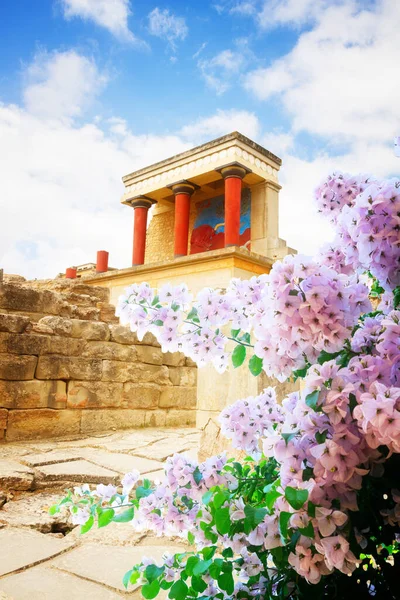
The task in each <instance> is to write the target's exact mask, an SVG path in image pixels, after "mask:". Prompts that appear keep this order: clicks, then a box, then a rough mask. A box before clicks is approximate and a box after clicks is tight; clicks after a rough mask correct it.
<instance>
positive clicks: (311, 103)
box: [0, 0, 400, 277]
mask: <svg viewBox="0 0 400 600" xmlns="http://www.w3.org/2000/svg"><path fill="white" fill-rule="evenodd" d="M399 25H400V3H397V2H394V1H393V0H371V1H370V0H362V1H361V0H211V1H209V0H204V1H202V2H200V1H197V0H192V1H191V2H183V1H182V0H171V1H169V2H160V1H157V0H155V1H154V2H153V0H40V2H35V3H32V2H29V1H28V0H14V1H13V2H12V3H11V2H2V3H0V51H1V54H0V55H1V59H2V60H1V62H0V164H2V166H3V169H2V171H3V176H2V177H1V178H0V211H1V221H2V223H3V224H4V225H5V226H4V228H2V229H3V231H4V232H5V233H4V235H3V236H2V239H1V240H0V265H1V266H3V267H4V268H5V270H6V272H18V273H21V274H23V275H24V276H27V277H52V276H54V275H55V274H56V273H57V272H59V271H63V270H64V269H65V267H67V266H70V265H71V264H80V263H84V262H87V261H89V260H93V258H94V256H95V252H96V250H98V249H101V248H102V249H103V248H104V249H107V250H109V251H110V254H111V262H112V264H113V266H118V267H124V266H128V265H129V259H130V254H131V251H130V248H131V243H132V239H131V237H132V214H131V213H130V212H129V209H128V208H127V207H124V206H121V205H120V204H119V199H120V196H121V194H122V191H123V190H122V184H121V177H122V176H123V175H124V174H125V173H127V172H130V171H133V170H135V169H136V168H139V167H140V166H144V165H146V164H149V163H151V162H154V161H155V160H158V159H161V158H166V157H167V156H169V155H171V154H174V153H176V152H178V151H181V150H184V149H186V148H190V147H191V146H192V145H195V144H198V143H201V142H204V141H207V140H209V139H212V138H214V137H218V136H219V135H223V134H224V133H228V132H229V131H232V130H235V129H238V130H239V131H241V132H242V133H244V134H246V135H248V136H249V137H251V138H253V139H255V140H256V141H258V142H259V143H261V144H262V145H264V146H266V147H267V148H268V149H269V150H271V151H272V152H274V153H275V154H278V155H279V156H281V157H282V159H283V168H282V171H281V183H282V186H283V189H282V192H281V218H280V226H281V227H280V231H281V237H283V238H285V239H287V241H288V243H289V245H291V246H294V247H296V248H298V249H299V250H300V251H304V252H307V253H312V252H314V251H316V249H317V248H318V246H319V245H320V244H321V243H323V242H326V241H328V240H329V238H330V236H331V231H330V229H329V227H328V225H327V224H325V223H323V222H322V221H321V220H320V219H319V217H318V216H316V215H315V210H314V207H313V202H312V190H313V188H314V187H315V186H316V185H317V184H318V182H319V180H320V179H321V177H323V176H324V175H326V174H327V173H329V172H330V171H331V170H333V169H335V168H339V169H342V170H347V171H351V172H360V171H363V172H365V171H367V172H371V171H372V172H373V173H374V174H375V175H378V176H389V175H393V174H395V173H398V170H399V168H398V165H399V162H398V159H397V160H396V158H395V157H394V153H393V137H394V136H395V135H398V134H399V133H400V122H399V121H400V110H399V106H400V83H399V82H400V77H399V75H400V73H399V67H398V63H399V60H398V57H399V55H400V52H399V51H400V41H399V38H400V36H399V35H398V30H399Z"/></svg>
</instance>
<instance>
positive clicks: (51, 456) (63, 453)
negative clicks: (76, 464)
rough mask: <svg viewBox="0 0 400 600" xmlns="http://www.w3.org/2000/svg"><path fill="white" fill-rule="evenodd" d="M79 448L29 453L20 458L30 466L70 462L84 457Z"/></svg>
mask: <svg viewBox="0 0 400 600" xmlns="http://www.w3.org/2000/svg"><path fill="white" fill-rule="evenodd" d="M81 454H82V453H81V452H80V451H79V450H74V449H72V450H54V451H50V452H39V453H35V454H28V455H26V456H24V457H22V458H21V459H20V460H21V462H22V463H24V464H26V465H28V466H29V467H41V466H43V465H54V464H56V463H64V462H70V461H72V460H79V459H82V458H84V457H83V456H82V455H81Z"/></svg>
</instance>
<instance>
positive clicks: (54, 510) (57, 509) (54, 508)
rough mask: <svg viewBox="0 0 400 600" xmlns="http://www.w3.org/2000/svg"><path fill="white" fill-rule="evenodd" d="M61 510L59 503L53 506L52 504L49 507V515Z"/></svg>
mask: <svg viewBox="0 0 400 600" xmlns="http://www.w3.org/2000/svg"><path fill="white" fill-rule="evenodd" d="M59 511H60V508H59V506H58V504H53V506H50V508H49V515H52V516H53V515H55V514H56V513H58V512H59Z"/></svg>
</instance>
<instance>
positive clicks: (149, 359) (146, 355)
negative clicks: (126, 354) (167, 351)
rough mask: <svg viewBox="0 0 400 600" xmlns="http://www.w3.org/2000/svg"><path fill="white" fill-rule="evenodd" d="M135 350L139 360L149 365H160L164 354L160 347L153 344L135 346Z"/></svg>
mask: <svg viewBox="0 0 400 600" xmlns="http://www.w3.org/2000/svg"><path fill="white" fill-rule="evenodd" d="M136 351H137V357H138V361H139V362H143V363H148V364H150V365H162V364H163V362H164V361H163V358H164V355H163V353H162V352H161V349H160V348H155V347H154V346H137V347H136Z"/></svg>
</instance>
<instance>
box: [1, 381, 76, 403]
mask: <svg viewBox="0 0 400 600" xmlns="http://www.w3.org/2000/svg"><path fill="white" fill-rule="evenodd" d="M66 402H67V384H66V383H65V381H39V380H37V379H33V380H32V381H0V406H4V407H6V408H7V407H9V408H47V407H49V408H65V405H66Z"/></svg>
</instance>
